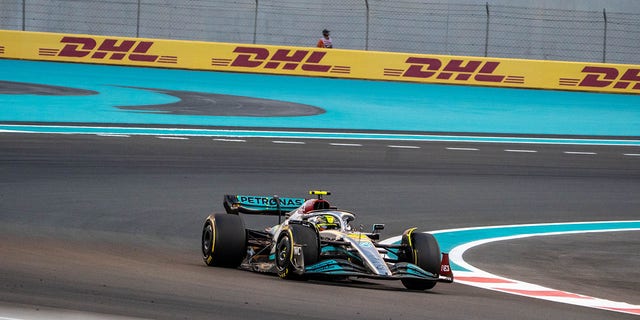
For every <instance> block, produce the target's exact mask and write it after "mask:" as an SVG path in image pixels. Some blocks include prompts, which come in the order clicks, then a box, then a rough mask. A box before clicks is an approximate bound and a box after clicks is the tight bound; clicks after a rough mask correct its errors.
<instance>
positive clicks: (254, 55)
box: [231, 47, 331, 72]
mask: <svg viewBox="0 0 640 320" xmlns="http://www.w3.org/2000/svg"><path fill="white" fill-rule="evenodd" d="M233 52H234V53H237V54H238V55H237V56H236V58H235V59H234V60H233V62H231V66H232V67H245V68H257V67H260V66H263V67H264V68H266V69H278V68H282V69H284V70H296V69H297V68H298V67H299V66H300V65H302V66H301V69H302V70H304V71H313V72H329V70H331V66H330V65H322V64H320V61H321V60H322V58H324V56H325V55H326V52H322V51H309V50H288V49H278V50H276V51H275V53H273V54H271V51H269V50H268V49H266V48H254V47H236V48H235V49H234V50H233Z"/></svg>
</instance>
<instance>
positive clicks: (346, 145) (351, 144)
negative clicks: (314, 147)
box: [329, 142, 362, 147]
mask: <svg viewBox="0 0 640 320" xmlns="http://www.w3.org/2000/svg"><path fill="white" fill-rule="evenodd" d="M329 145H332V146H338V147H362V145H361V144H359V143H335V142H332V143H329Z"/></svg>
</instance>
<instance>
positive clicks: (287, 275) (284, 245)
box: [276, 224, 320, 280]
mask: <svg viewBox="0 0 640 320" xmlns="http://www.w3.org/2000/svg"><path fill="white" fill-rule="evenodd" d="M295 245H300V246H302V255H303V259H304V265H305V266H306V265H312V264H315V263H317V262H318V258H319V256H320V239H319V238H318V234H317V233H316V230H315V228H313V227H310V226H305V225H300V224H290V225H289V228H288V229H287V230H284V231H283V232H282V234H281V235H280V238H279V239H278V242H277V243H276V270H277V272H278V276H280V278H282V279H298V280H303V279H304V275H303V274H300V272H297V273H296V271H299V270H296V267H295V265H294V263H293V259H294V257H293V248H294V246H295ZM302 272H304V270H302Z"/></svg>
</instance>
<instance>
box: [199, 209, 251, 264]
mask: <svg viewBox="0 0 640 320" xmlns="http://www.w3.org/2000/svg"><path fill="white" fill-rule="evenodd" d="M246 243H247V239H246V231H245V228H244V223H243V222H242V218H241V217H240V216H237V215H232V214H222V213H217V214H214V215H211V216H209V217H208V218H207V220H206V221H205V222H204V226H203V228H202V259H203V260H204V263H206V264H207V265H208V266H215V267H226V268H237V267H238V266H240V264H241V263H242V260H243V259H244V257H245V255H246V252H247V249H246Z"/></svg>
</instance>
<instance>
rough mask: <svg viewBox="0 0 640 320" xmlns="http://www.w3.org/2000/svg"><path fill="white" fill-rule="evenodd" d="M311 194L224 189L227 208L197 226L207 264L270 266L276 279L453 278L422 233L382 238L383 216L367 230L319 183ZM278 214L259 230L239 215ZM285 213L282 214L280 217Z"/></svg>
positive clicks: (417, 281) (412, 283) (421, 281)
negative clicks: (246, 193)
mask: <svg viewBox="0 0 640 320" xmlns="http://www.w3.org/2000/svg"><path fill="white" fill-rule="evenodd" d="M310 194H311V195H315V196H316V197H315V198H312V199H304V198H280V197H277V196H273V197H266V196H243V195H225V196H224V208H225V210H226V212H227V213H218V214H212V215H210V216H209V217H207V219H206V220H205V223H204V227H203V231H202V257H203V259H204V262H205V263H206V264H207V265H208V266H216V267H230V268H238V267H239V268H242V269H245V270H250V271H257V272H271V273H277V274H278V275H279V276H280V277H281V278H283V279H307V278H310V277H320V278H327V277H328V278H336V279H345V278H346V279H348V278H357V277H360V278H375V279H389V280H400V281H402V284H403V285H404V286H405V287H406V288H407V289H410V290H427V289H431V288H433V287H434V286H435V285H436V283H438V282H448V283H451V282H453V273H452V272H451V267H450V265H449V258H448V254H447V253H441V252H440V246H439V245H438V242H437V241H436V239H435V238H434V237H433V235H431V234H428V233H422V232H416V228H410V229H407V230H406V231H404V233H403V235H402V240H401V242H400V243H394V244H383V243H381V242H380V241H379V240H380V231H381V230H382V229H384V225H383V224H374V225H373V228H372V230H371V232H363V231H362V230H358V228H355V227H354V226H353V222H354V220H355V214H353V213H352V212H349V211H345V210H339V209H337V208H336V207H333V206H332V205H330V204H329V202H328V201H327V200H325V199H323V196H325V195H329V194H330V193H329V192H326V191H311V192H310ZM240 213H242V214H245V215H256V214H259V215H273V216H278V224H277V225H275V226H273V227H269V228H266V229H264V230H252V229H247V228H245V226H244V223H243V219H242V216H241V215H240ZM283 219H284V220H283Z"/></svg>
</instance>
